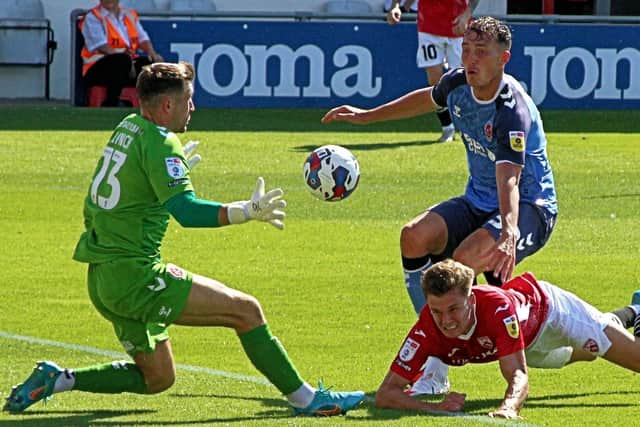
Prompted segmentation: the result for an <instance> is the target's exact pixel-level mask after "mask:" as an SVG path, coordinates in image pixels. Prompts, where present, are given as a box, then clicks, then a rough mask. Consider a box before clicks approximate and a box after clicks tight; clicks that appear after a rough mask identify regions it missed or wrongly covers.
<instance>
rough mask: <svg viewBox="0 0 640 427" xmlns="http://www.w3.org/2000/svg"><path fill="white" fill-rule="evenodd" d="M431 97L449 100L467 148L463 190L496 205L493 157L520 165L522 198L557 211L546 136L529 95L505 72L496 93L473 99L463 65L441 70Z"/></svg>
mask: <svg viewBox="0 0 640 427" xmlns="http://www.w3.org/2000/svg"><path fill="white" fill-rule="evenodd" d="M432 97H433V101H434V102H435V103H436V104H437V105H439V106H442V107H444V106H447V107H448V108H449V113H450V114H451V118H452V119H453V123H454V125H455V127H456V129H457V130H458V131H460V135H461V136H462V142H463V143H464V145H465V149H466V150H467V164H468V167H469V180H468V182H467V188H466V190H465V196H466V197H468V198H469V200H470V201H471V203H473V205H475V206H476V207H477V208H478V209H480V210H483V211H492V210H495V209H498V208H499V206H498V189H497V185H496V163H501V162H510V163H514V164H518V165H522V166H523V169H522V175H521V178H520V185H519V190H520V200H521V201H527V202H530V203H534V204H536V205H538V206H541V207H543V208H545V209H547V210H548V211H549V212H550V213H552V214H556V213H557V212H558V205H557V201H556V191H555V186H554V183H553V173H552V172H551V165H550V164H549V160H548V159H547V139H546V137H545V134H544V129H543V127H542V119H541V118H540V113H539V112H538V109H537V108H536V106H535V104H534V102H533V100H532V99H531V98H530V97H529V95H527V93H526V92H525V91H524V89H523V88H522V86H521V85H520V83H519V82H518V81H517V80H516V79H514V78H513V77H512V76H510V75H508V74H504V77H503V78H502V83H501V85H500V89H499V90H498V92H497V93H496V96H495V98H494V99H492V100H490V101H480V100H478V99H476V98H475V97H474V96H473V94H472V92H471V87H470V86H469V85H468V84H467V77H466V74H465V72H464V69H462V68H457V69H454V70H451V71H449V72H448V73H447V74H445V75H444V76H442V79H441V80H440V82H438V84H437V85H435V86H434V88H433V92H432Z"/></svg>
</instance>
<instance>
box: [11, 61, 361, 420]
mask: <svg viewBox="0 0 640 427" xmlns="http://www.w3.org/2000/svg"><path fill="white" fill-rule="evenodd" d="M193 81H194V69H193V65H191V64H189V63H186V62H180V63H178V64H173V63H154V64H151V65H148V66H146V67H144V68H143V71H142V72H141V73H140V75H139V77H138V81H137V90H138V96H139V98H140V105H141V108H140V114H131V115H129V116H127V117H125V118H124V120H122V122H120V124H119V125H118V126H117V127H116V129H115V131H114V132H113V134H112V136H111V138H110V139H109V141H108V143H107V145H106V147H105V149H104V152H103V153H102V156H101V157H100V159H99V160H98V165H97V168H96V170H95V173H94V175H93V178H92V181H91V184H90V186H89V192H88V193H89V194H88V195H87V198H86V200H85V204H84V224H85V228H86V230H85V232H84V233H83V234H82V236H81V237H80V241H79V242H78V245H77V247H76V250H75V253H74V256H73V257H74V259H75V260H77V261H80V262H84V263H87V264H88V274H87V281H88V289H89V296H90V298H91V301H92V303H93V305H94V306H95V307H96V309H97V310H98V311H99V312H100V314H101V315H102V316H103V317H105V318H106V319H107V320H109V321H110V322H111V323H112V324H113V329H114V331H115V334H116V336H117V338H118V340H119V341H120V343H121V344H122V346H123V347H124V349H125V350H126V351H127V353H128V354H129V355H130V356H131V358H132V359H133V362H129V361H116V362H111V363H105V364H101V365H94V366H88V367H83V368H77V369H63V368H60V367H58V366H57V365H56V364H55V363H53V362H49V361H43V362H38V363H37V365H36V367H35V369H34V371H33V373H32V374H31V375H30V376H29V377H28V378H27V380H26V381H25V382H24V383H22V384H19V385H17V386H15V387H14V388H13V390H12V391H11V393H10V395H9V397H7V399H6V403H5V405H4V410H7V411H9V412H12V413H20V412H22V411H24V410H25V409H26V408H28V407H29V406H31V405H32V404H33V403H35V402H37V401H39V400H42V399H47V398H49V397H50V396H51V395H52V394H53V393H58V392H62V391H69V390H80V391H86V392H93V393H123V392H129V393H140V394H154V393H160V392H162V391H164V390H167V389H168V388H169V387H171V386H172V385H173V383H174V381H175V375H176V372H175V371H176V368H175V363H174V360H173V354H172V350H171V344H170V341H169V335H168V326H169V325H171V324H176V325H185V326H225V327H229V328H233V329H234V330H235V331H236V333H237V335H238V337H239V339H240V343H241V344H242V347H243V348H244V351H245V353H246V354H247V356H248V357H249V359H250V360H251V362H252V363H253V365H254V366H255V367H256V368H257V369H258V370H259V371H260V372H261V373H262V374H263V375H264V376H266V377H267V378H268V379H269V381H270V382H271V383H272V384H273V385H274V386H275V387H276V388H277V389H278V390H279V391H280V392H281V393H282V394H283V395H285V397H286V398H287V400H288V401H289V403H290V405H291V407H292V409H293V413H294V414H295V415H339V414H344V413H346V412H347V411H348V410H350V409H353V408H355V407H356V406H357V405H359V404H360V402H362V400H363V399H364V393H363V392H361V391H358V392H330V391H328V390H326V389H323V387H322V384H320V387H319V388H318V389H315V388H313V387H311V386H310V385H309V384H308V383H307V382H305V381H304V380H303V379H302V378H301V377H300V375H299V374H298V372H297V370H296V368H295V367H294V365H293V363H292V362H291V360H290V359H289V357H288V355H287V353H286V351H285V349H284V348H283V347H282V345H281V344H280V342H279V341H278V339H277V338H276V337H274V336H273V335H272V334H271V331H270V330H269V327H268V326H267V323H266V319H265V316H264V313H263V312H262V307H261V306H260V303H259V302H258V301H257V300H256V299H255V298H254V297H252V296H250V295H247V294H245V293H243V292H240V291H238V290H235V289H232V288H230V287H227V286H225V285H224V284H222V283H220V282H218V281H216V280H214V279H210V278H207V277H203V276H199V275H197V274H193V273H191V272H188V271H186V270H184V269H182V268H180V267H178V266H176V265H173V264H168V263H165V262H164V261H163V260H162V259H161V256H160V244H161V242H162V238H163V237H164V234H165V232H166V229H167V226H168V224H169V217H170V216H173V217H174V218H175V219H176V220H177V221H178V222H179V223H180V224H181V225H182V226H183V227H221V226H225V225H235V224H242V223H245V222H247V221H250V220H258V221H264V222H268V223H270V224H272V225H274V226H275V227H276V228H278V229H282V228H283V227H284V224H283V222H282V221H283V220H284V217H285V213H284V211H283V210H282V209H283V208H285V206H286V203H285V201H284V200H283V199H282V196H283V192H282V190H281V189H274V190H271V191H269V192H266V193H265V188H264V187H265V185H264V181H263V179H262V178H258V182H257V185H256V188H255V191H254V192H253V195H252V196H251V200H248V201H238V202H232V203H226V204H221V203H217V202H212V201H208V200H202V199H198V198H197V197H196V194H195V192H194V188H193V186H192V184H191V180H190V178H189V172H190V169H191V168H192V167H193V166H194V165H195V163H197V161H199V160H200V157H199V156H198V155H193V153H192V151H193V149H194V148H195V145H196V144H194V143H189V144H187V146H185V147H184V148H183V147H182V144H181V143H180V140H179V139H178V137H177V136H176V134H175V133H174V132H184V131H185V130H186V128H187V124H188V123H189V119H190V115H191V112H192V111H194V104H193V100H192V96H193ZM187 156H190V157H187Z"/></svg>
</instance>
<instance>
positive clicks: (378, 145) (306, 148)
mask: <svg viewBox="0 0 640 427" xmlns="http://www.w3.org/2000/svg"><path fill="white" fill-rule="evenodd" d="M458 142H459V140H458ZM434 144H438V145H440V144H449V143H444V142H438V141H435V140H433V141H429V140H426V139H424V140H418V141H402V142H370V143H366V144H341V145H342V146H343V147H344V148H347V149H349V150H356V151H367V150H392V149H396V148H402V147H422V146H427V145H434ZM454 144H455V142H454ZM316 148H318V145H312V144H307V145H298V146H296V147H294V148H293V151H296V152H298V153H310V152H311V151H313V150H315V149H316Z"/></svg>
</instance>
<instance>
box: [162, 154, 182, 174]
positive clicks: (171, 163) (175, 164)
mask: <svg viewBox="0 0 640 427" xmlns="http://www.w3.org/2000/svg"><path fill="white" fill-rule="evenodd" d="M164 163H165V165H166V166H167V173H168V174H169V176H170V177H171V178H173V179H178V178H182V177H183V176H184V174H185V172H186V169H185V168H184V163H182V159H181V158H180V157H165V159H164Z"/></svg>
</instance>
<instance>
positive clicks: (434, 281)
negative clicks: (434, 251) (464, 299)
mask: <svg viewBox="0 0 640 427" xmlns="http://www.w3.org/2000/svg"><path fill="white" fill-rule="evenodd" d="M474 277H475V274H474V272H473V269H471V268H469V267H467V266H466V265H464V264H461V263H459V262H457V261H454V260H452V259H450V258H449V259H446V260H444V261H441V262H438V263H435V264H433V265H432V266H431V267H429V268H428V269H427V271H425V272H424V274H423V275H422V292H424V294H425V295H434V296H437V297H439V296H442V295H444V294H446V293H447V292H449V291H451V290H454V289H457V290H458V291H459V292H460V293H462V294H464V295H468V294H469V290H470V289H471V286H472V285H473V278H474ZM427 299H428V298H427Z"/></svg>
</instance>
